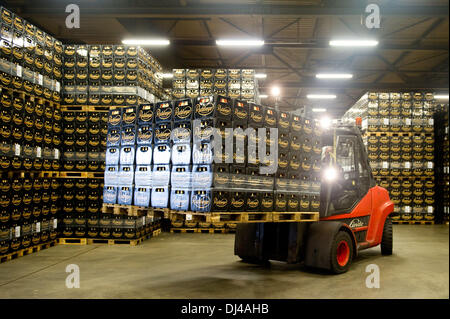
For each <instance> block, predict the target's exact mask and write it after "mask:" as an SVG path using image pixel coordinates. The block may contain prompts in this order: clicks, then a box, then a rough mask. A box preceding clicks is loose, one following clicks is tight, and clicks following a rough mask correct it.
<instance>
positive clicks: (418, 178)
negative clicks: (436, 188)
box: [374, 174, 434, 181]
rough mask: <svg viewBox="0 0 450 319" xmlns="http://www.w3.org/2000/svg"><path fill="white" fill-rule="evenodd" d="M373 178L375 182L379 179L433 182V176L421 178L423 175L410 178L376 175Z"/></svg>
mask: <svg viewBox="0 0 450 319" xmlns="http://www.w3.org/2000/svg"><path fill="white" fill-rule="evenodd" d="M374 178H375V180H376V181H378V180H381V179H389V180H391V179H398V180H407V179H414V180H421V181H424V180H427V179H431V180H434V175H430V176H423V175H420V176H415V175H410V176H403V175H400V176H393V175H390V174H389V175H377V176H374Z"/></svg>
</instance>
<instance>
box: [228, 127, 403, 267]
mask: <svg viewBox="0 0 450 319" xmlns="http://www.w3.org/2000/svg"><path fill="white" fill-rule="evenodd" d="M322 146H323V147H322V150H323V151H322V169H321V172H322V183H321V189H320V213H319V214H320V219H319V221H317V222H291V223H289V222H287V223H247V224H245V223H242V224H238V225H237V229H236V237H235V246H234V251H235V255H237V256H239V257H240V258H241V259H242V260H243V261H244V262H249V263H264V262H268V261H269V260H278V261H285V262H287V263H300V262H304V264H305V266H307V267H311V268H320V269H326V270H329V271H331V272H333V273H336V274H339V273H344V272H346V271H347V270H348V269H349V267H350V265H351V263H352V260H353V259H354V258H355V257H356V256H357V254H358V252H359V251H360V250H363V249H367V248H371V247H375V246H378V245H380V246H381V253H382V254H383V255H391V254H392V245H393V243H392V221H391V219H390V217H389V214H391V213H392V212H393V210H394V204H393V202H391V201H390V199H389V194H388V191H387V190H386V189H384V188H382V187H379V186H377V185H376V183H375V180H374V178H373V176H372V172H371V169H370V166H369V161H368V158H367V153H366V150H365V147H364V144H363V140H362V138H361V133H360V129H359V128H358V127H356V126H345V125H340V126H338V127H335V128H331V129H329V130H327V131H326V132H324V134H322Z"/></svg>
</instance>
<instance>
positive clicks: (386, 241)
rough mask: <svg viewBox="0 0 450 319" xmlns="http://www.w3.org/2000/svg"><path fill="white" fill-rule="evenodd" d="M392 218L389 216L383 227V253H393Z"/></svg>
mask: <svg viewBox="0 0 450 319" xmlns="http://www.w3.org/2000/svg"><path fill="white" fill-rule="evenodd" d="M392 246H393V239H392V220H391V219H390V218H389V217H387V218H386V221H385V222H384V227H383V237H381V254H382V255H392Z"/></svg>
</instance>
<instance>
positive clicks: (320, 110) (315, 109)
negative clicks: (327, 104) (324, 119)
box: [312, 108, 327, 113]
mask: <svg viewBox="0 0 450 319" xmlns="http://www.w3.org/2000/svg"><path fill="white" fill-rule="evenodd" d="M312 111H313V112H315V113H324V112H326V111H327V109H317V108H314V109H312Z"/></svg>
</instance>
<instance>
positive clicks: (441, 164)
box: [434, 103, 450, 222]
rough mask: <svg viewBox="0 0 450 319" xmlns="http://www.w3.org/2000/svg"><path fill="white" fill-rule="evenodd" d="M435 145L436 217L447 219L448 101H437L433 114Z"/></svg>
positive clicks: (449, 190)
mask: <svg viewBox="0 0 450 319" xmlns="http://www.w3.org/2000/svg"><path fill="white" fill-rule="evenodd" d="M434 121H435V135H436V145H437V147H436V148H435V159H436V219H437V221H439V222H448V221H449V213H450V212H449V207H450V205H449V197H450V188H449V184H450V169H449V167H450V159H449V108H448V103H437V104H436V113H435V115H434Z"/></svg>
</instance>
